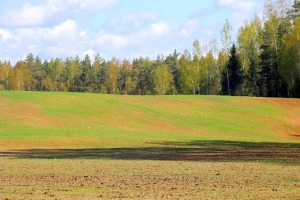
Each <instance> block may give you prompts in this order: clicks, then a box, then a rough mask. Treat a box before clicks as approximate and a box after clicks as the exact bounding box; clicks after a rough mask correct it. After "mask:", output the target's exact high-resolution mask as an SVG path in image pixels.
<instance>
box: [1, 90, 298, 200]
mask: <svg viewBox="0 0 300 200" xmlns="http://www.w3.org/2000/svg"><path fill="white" fill-rule="evenodd" d="M0 125H1V126H0V197H4V198H8V199H10V198H11V199H24V198H25V199H27V198H28V199H41V198H42V199H55V198H58V199H68V198H69V199H76V198H78V199H93V198H96V199H98V198H104V199H106V198H125V199H126V198H128V199H132V198H136V199H145V198H146V199H166V198H170V199H173V198H179V199H181V198H183V199H184V198H188V199H199V198H201V199H234V198H238V199H270V198H271V199H277V198H278V199H283V198H285V197H288V199H297V198H299V197H300V196H299V194H300V191H299V188H300V175H299V173H298V172H299V170H300V100H299V99H272V98H270V99H268V98H250V97H225V96H120V95H100V94H79V93H47V92H10V91H0ZM93 166H94V167H93ZM160 167H161V168H160ZM84 169H86V170H84ZM143 169H145V170H144V171H143ZM195 177H196V178H195ZM197 177H198V179H197ZM276 177H277V178H276ZM112 179H113V181H112ZM149 181H150V182H149ZM129 182H130V184H129ZM276 197H277V198H276Z"/></svg>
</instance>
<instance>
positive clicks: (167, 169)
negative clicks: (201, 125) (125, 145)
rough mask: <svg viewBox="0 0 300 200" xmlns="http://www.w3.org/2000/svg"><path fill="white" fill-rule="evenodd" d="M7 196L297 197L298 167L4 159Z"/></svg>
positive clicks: (0, 188) (1, 179) (1, 173)
mask: <svg viewBox="0 0 300 200" xmlns="http://www.w3.org/2000/svg"><path fill="white" fill-rule="evenodd" d="M0 160H1V162H0V196H1V197H3V198H4V199H5V198H6V199H299V198H300V196H299V194H300V191H299V188H300V183H299V179H300V175H299V166H284V165H271V164H261V163H236V162H234V163H232V162H178V161H124V160H91V159H87V160H86V159H85V160H81V159H79V160H68V159H61V160H39V159H30V160H28V159H25V160H24V159H18V160H15V159H6V158H0Z"/></svg>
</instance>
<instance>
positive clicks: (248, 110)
mask: <svg viewBox="0 0 300 200" xmlns="http://www.w3.org/2000/svg"><path fill="white" fill-rule="evenodd" d="M0 124H1V126H0V148H1V149H30V148H101V147H106V148H111V147H148V146H153V145H155V144H157V143H161V142H182V141H209V140H220V141H245V142H276V143H300V100H299V99H272V98H270V99H268V98H250V97H225V96H119V95H100V94H79V93H46V92H8V91H1V92H0Z"/></svg>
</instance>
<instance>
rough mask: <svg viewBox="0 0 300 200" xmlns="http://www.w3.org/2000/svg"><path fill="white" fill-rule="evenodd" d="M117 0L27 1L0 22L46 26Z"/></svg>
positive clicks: (12, 24) (6, 24)
mask: <svg viewBox="0 0 300 200" xmlns="http://www.w3.org/2000/svg"><path fill="white" fill-rule="evenodd" d="M115 3H116V0H85V1H82V0H64V1H61V0H47V1H46V2H42V3H40V4H36V5H32V4H29V3H25V4H23V5H22V7H20V8H17V9H10V10H7V11H6V12H5V13H3V16H2V18H1V19H0V24H2V25H4V26H9V27H34V26H46V25H48V24H49V22H53V21H61V20H66V19H68V18H71V17H74V16H76V15H82V14H85V13H92V12H95V11H98V10H101V9H104V8H109V7H112V6H113V5H115Z"/></svg>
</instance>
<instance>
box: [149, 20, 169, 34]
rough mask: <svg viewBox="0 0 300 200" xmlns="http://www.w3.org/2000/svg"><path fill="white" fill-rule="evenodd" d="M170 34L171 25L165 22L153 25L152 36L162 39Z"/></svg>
mask: <svg viewBox="0 0 300 200" xmlns="http://www.w3.org/2000/svg"><path fill="white" fill-rule="evenodd" d="M169 33H170V27H169V24H168V23H166V22H163V21H160V22H158V23H154V24H152V25H151V34H152V35H153V36H155V37H162V36H165V35H168V34H169Z"/></svg>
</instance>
